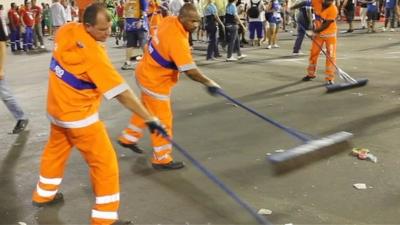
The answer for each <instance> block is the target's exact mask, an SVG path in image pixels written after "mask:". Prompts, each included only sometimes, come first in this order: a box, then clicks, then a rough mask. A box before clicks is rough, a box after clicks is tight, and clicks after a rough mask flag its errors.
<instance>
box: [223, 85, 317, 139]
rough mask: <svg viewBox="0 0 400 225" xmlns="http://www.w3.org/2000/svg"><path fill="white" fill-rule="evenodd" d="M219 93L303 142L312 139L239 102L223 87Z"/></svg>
mask: <svg viewBox="0 0 400 225" xmlns="http://www.w3.org/2000/svg"><path fill="white" fill-rule="evenodd" d="M217 93H218V94H219V95H221V96H223V97H224V98H226V99H228V100H229V101H231V102H233V103H235V104H236V105H238V106H240V107H242V108H243V109H245V110H247V111H249V112H250V113H252V114H254V115H256V116H258V117H259V118H261V119H263V120H264V121H266V122H269V123H271V124H272V125H274V126H276V127H278V128H280V129H282V130H284V131H285V132H286V133H289V134H290V135H292V136H293V137H295V138H297V139H300V140H301V141H303V142H307V141H310V140H312V139H311V138H310V137H307V136H306V135H304V134H302V133H299V132H296V131H294V130H293V129H291V128H289V127H286V126H284V125H283V124H280V123H278V122H276V121H274V120H272V119H270V118H268V117H266V116H264V115H261V114H260V113H258V112H257V111H255V110H254V109H252V108H250V107H247V106H245V105H243V104H242V103H241V102H239V101H238V100H235V99H233V98H231V97H230V96H228V95H227V94H225V93H224V92H223V91H222V89H218V90H217Z"/></svg>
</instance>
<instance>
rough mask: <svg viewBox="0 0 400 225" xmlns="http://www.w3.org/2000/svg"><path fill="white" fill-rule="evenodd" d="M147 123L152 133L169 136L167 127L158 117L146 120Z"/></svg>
mask: <svg viewBox="0 0 400 225" xmlns="http://www.w3.org/2000/svg"><path fill="white" fill-rule="evenodd" d="M146 125H147V127H148V128H149V130H150V133H152V134H154V133H155V134H158V135H162V136H164V137H166V136H168V133H167V131H166V130H165V127H164V126H163V125H162V124H161V123H160V121H159V120H158V119H153V120H149V121H146Z"/></svg>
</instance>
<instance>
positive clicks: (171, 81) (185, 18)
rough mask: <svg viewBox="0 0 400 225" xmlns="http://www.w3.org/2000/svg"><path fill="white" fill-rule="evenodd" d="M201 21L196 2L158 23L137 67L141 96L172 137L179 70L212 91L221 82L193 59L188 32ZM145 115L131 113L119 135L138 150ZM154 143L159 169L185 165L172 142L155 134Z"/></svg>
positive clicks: (156, 162)
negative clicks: (173, 99)
mask: <svg viewBox="0 0 400 225" xmlns="http://www.w3.org/2000/svg"><path fill="white" fill-rule="evenodd" d="M199 23H200V15H199V14H198V12H197V9H196V8H195V6H194V5H193V4H191V3H187V4H185V5H184V6H182V8H181V10H180V12H179V16H178V17H176V16H169V17H166V18H164V19H163V21H162V22H161V24H160V25H159V26H158V30H157V33H156V34H155V35H154V36H153V37H152V39H151V40H150V41H149V42H148V44H147V45H146V47H145V52H144V55H143V59H142V60H141V61H140V63H139V64H138V67H137V69H136V71H135V73H136V74H135V77H136V81H137V82H136V83H137V84H138V86H139V88H140V89H141V91H142V93H141V98H142V102H143V103H144V105H146V106H147V107H148V108H149V111H151V112H153V113H154V115H156V116H157V117H159V118H160V120H161V121H162V123H163V124H164V125H165V126H166V129H167V132H168V134H169V135H170V136H171V137H172V133H173V132H172V109H171V100H170V96H171V92H172V88H173V87H174V85H175V84H176V83H177V82H178V79H179V74H180V72H183V73H185V74H186V75H187V76H188V77H189V78H190V79H192V80H194V81H197V82H200V83H202V84H204V85H205V86H206V87H207V88H208V90H209V91H210V92H211V93H214V94H215V91H216V90H217V89H218V88H219V86H218V84H217V83H215V82H214V81H213V80H211V79H210V78H208V77H206V76H205V75H203V73H201V72H200V70H199V69H198V68H197V66H196V64H195V63H194V61H193V58H192V54H191V52H190V46H189V42H188V33H190V32H193V31H195V30H196V29H197V28H198V26H199ZM144 125H145V124H144V121H143V119H141V118H139V117H138V116H137V115H135V114H134V115H133V116H132V117H131V120H130V123H129V125H128V127H127V128H126V129H125V130H124V131H123V132H122V134H121V136H120V137H119V140H118V142H119V144H120V145H122V146H123V147H126V148H130V149H131V150H132V151H134V152H137V153H143V150H142V149H140V148H139V147H138V146H137V142H138V141H139V138H141V137H142V136H143V131H142V129H143V127H144ZM151 141H152V145H153V158H152V165H153V168H154V169H157V170H173V169H180V168H183V167H184V164H183V162H179V161H173V158H172V155H171V154H172V146H171V144H170V143H169V142H168V141H167V140H165V139H163V138H161V137H158V136H156V135H152V136H151Z"/></svg>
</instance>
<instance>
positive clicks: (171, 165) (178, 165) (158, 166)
mask: <svg viewBox="0 0 400 225" xmlns="http://www.w3.org/2000/svg"><path fill="white" fill-rule="evenodd" d="M152 166H153V168H154V169H156V170H178V169H181V168H183V167H184V166H185V164H183V162H180V161H176V162H174V161H171V162H169V163H167V164H155V163H152Z"/></svg>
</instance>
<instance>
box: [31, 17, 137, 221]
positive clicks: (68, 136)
mask: <svg viewBox="0 0 400 225" xmlns="http://www.w3.org/2000/svg"><path fill="white" fill-rule="evenodd" d="M128 88H129V86H128V85H127V84H126V83H125V81H124V79H123V78H122V77H121V76H120V75H119V74H118V72H117V71H116V70H115V69H114V67H113V65H112V64H111V62H110V60H109V58H108V56H107V54H106V51H105V49H104V46H102V45H101V44H99V43H97V42H96V41H95V39H93V38H92V37H91V36H90V35H89V34H88V33H87V32H86V31H85V29H84V26H83V25H82V24H80V23H69V24H66V25H64V26H62V27H61V28H60V29H59V31H58V32H57V34H56V38H55V49H54V52H53V56H52V60H51V64H50V70H49V86H48V96H47V116H48V118H49V120H50V122H51V130H50V137H49V140H48V142H47V144H46V147H45V149H44V151H43V155H42V157H41V164H40V177H39V182H38V183H37V186H36V189H35V191H34V193H33V197H32V198H33V199H32V200H33V201H35V202H38V203H42V202H48V201H51V200H52V199H53V198H54V196H55V194H56V193H57V191H58V189H59V185H60V184H61V181H62V178H63V174H64V167H65V164H66V163H67V160H68V157H69V155H70V153H71V150H72V148H73V147H76V148H77V149H78V150H79V151H80V152H81V154H82V156H83V157H84V158H85V161H86V162H87V164H88V166H89V172H90V178H91V181H92V185H93V190H94V194H95V203H94V206H93V209H92V214H91V215H92V216H91V217H92V219H91V224H96V225H100V224H101V225H105V224H112V223H113V222H114V221H116V220H117V219H118V213H117V210H118V207H119V174H118V173H119V171H118V163H117V158H116V155H115V151H114V149H113V146H112V144H111V142H110V140H109V137H108V135H107V132H106V129H105V126H104V124H103V123H102V122H101V121H100V120H99V115H98V111H99V106H100V103H101V99H102V97H105V98H106V99H111V98H113V97H115V96H116V95H118V94H120V93H122V92H123V91H125V90H127V89H128Z"/></svg>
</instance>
